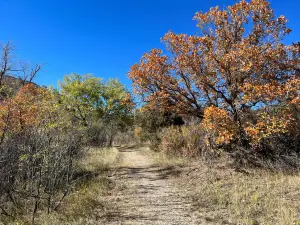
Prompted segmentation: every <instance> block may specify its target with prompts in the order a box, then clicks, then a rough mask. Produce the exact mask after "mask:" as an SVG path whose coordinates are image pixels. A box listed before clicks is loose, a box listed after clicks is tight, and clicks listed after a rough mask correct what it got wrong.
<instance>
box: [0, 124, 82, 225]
mask: <svg viewBox="0 0 300 225" xmlns="http://www.w3.org/2000/svg"><path fill="white" fill-rule="evenodd" d="M81 137H82V136H81V135H80V133H78V131H76V132H75V131H70V130H69V131H64V132H60V131H59V130H53V129H43V128H41V127H39V128H35V129H31V130H28V131H26V133H22V134H15V135H12V136H10V137H9V138H7V139H6V140H5V141H4V142H3V144H2V145H1V146H0V173H1V174H0V207H1V211H2V214H5V216H10V217H16V216H17V215H18V214H21V213H23V212H24V210H26V212H27V213H28V212H31V214H32V222H34V218H35V215H36V213H37V212H38V210H39V209H41V208H46V209H47V211H48V212H50V211H51V210H55V209H56V208H57V207H58V206H59V204H60V200H61V199H62V198H64V197H65V196H66V195H67V194H68V191H69V190H70V188H71V186H72V176H73V173H74V169H75V164H76V160H77V158H78V156H79V155H80V153H81V150H82V148H81V145H80V143H81Z"/></svg>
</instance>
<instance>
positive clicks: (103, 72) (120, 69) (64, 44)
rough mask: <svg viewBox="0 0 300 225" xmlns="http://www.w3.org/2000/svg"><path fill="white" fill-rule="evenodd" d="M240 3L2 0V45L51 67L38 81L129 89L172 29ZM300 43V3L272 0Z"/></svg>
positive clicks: (191, 28) (187, 27)
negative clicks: (84, 77)
mask: <svg viewBox="0 0 300 225" xmlns="http://www.w3.org/2000/svg"><path fill="white" fill-rule="evenodd" d="M234 2H236V1H234V0H148V1H144V0H106V1H104V0H26V1H25V0H0V9H1V14H0V15H1V30H0V32H1V33H0V34H1V36H0V42H1V43H3V42H6V41H8V40H10V41H12V43H13V44H14V45H15V46H16V47H17V48H18V50H17V52H16V53H15V55H16V56H18V57H20V58H21V59H24V60H27V61H28V62H30V63H32V64H35V63H45V66H44V68H43V71H42V72H41V73H40V74H39V76H38V77H37V79H36V81H37V82H38V83H39V84H44V85H54V86H55V85H56V84H57V81H58V80H61V79H62V77H63V76H64V75H65V74H69V73H71V72H76V73H80V74H84V73H93V74H94V75H96V76H98V77H103V78H109V77H118V78H120V80H121V81H122V82H123V83H125V84H126V85H128V86H130V81H129V80H128V79H127V77H126V73H127V72H128V71H129V69H130V66H131V65H132V64H134V63H136V62H138V60H139V58H140V57H141V56H142V54H143V53H144V52H147V51H149V50H150V49H151V48H154V47H162V45H161V43H160V38H161V37H162V36H163V35H164V34H165V33H166V32H167V31H169V30H173V31H174V32H177V33H188V34H194V33H196V32H197V27H196V26H195V24H196V22H195V21H193V20H192V17H193V16H194V14H195V12H196V11H199V10H201V11H207V10H208V9H209V8H210V7H212V6H216V5H219V6H221V7H224V6H226V5H229V4H233V3H234ZM271 5H272V6H273V8H274V9H275V13H276V15H281V14H283V15H285V16H286V17H287V18H288V19H289V21H290V22H289V27H290V28H292V30H293V32H292V33H291V35H290V37H289V38H288V39H287V42H289V43H290V42H291V41H298V40H300V12H299V9H300V1H298V0H284V1H283V0H271Z"/></svg>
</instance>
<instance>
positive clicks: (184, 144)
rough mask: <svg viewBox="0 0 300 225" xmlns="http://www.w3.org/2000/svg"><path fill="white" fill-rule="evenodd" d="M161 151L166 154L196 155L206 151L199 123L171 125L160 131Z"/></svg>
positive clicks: (206, 146)
mask: <svg viewBox="0 0 300 225" xmlns="http://www.w3.org/2000/svg"><path fill="white" fill-rule="evenodd" d="M161 150H162V152H164V153H166V154H168V155H175V156H184V157H197V156H201V155H202V156H203V154H204V153H206V152H208V151H207V150H208V145H207V142H206V141H205V133H204V130H203V129H202V127H201V125H191V126H181V127H178V126H177V127H176V126H172V127H169V128H166V129H164V130H163V132H162V142H161Z"/></svg>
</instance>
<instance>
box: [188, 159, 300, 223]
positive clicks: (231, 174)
mask: <svg viewBox="0 0 300 225" xmlns="http://www.w3.org/2000/svg"><path fill="white" fill-rule="evenodd" d="M197 167H198V170H197V169H196V170H195V171H194V172H192V173H191V174H189V176H188V177H187V178H186V179H188V180H189V181H188V182H189V183H190V185H191V186H193V187H194V188H193V191H192V196H193V197H194V199H195V209H196V210H197V211H198V212H199V217H201V218H204V219H205V220H206V221H207V223H211V224H280V225H292V224H300V203H299V200H300V174H299V173H294V174H284V173H281V172H276V173H274V172H270V171H265V170H247V171H246V170H241V171H236V170H235V169H232V168H230V167H228V166H227V165H225V164H221V163H220V162H215V163H214V164H210V165H207V164H205V163H198V166H197Z"/></svg>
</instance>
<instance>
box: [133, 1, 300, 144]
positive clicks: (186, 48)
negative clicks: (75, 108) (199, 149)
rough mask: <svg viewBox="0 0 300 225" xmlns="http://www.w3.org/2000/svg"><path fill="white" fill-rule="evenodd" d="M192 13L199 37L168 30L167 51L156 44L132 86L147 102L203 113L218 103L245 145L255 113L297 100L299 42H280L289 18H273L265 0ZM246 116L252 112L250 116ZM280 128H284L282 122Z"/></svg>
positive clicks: (152, 105)
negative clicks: (157, 47)
mask: <svg viewBox="0 0 300 225" xmlns="http://www.w3.org/2000/svg"><path fill="white" fill-rule="evenodd" d="M194 19H195V20H196V21H197V22H198V25H197V26H198V27H199V35H187V34H175V33H173V32H172V31H170V32H168V33H167V34H166V35H165V36H164V37H163V38H162V40H163V42H164V43H165V45H166V49H167V51H168V52H167V53H165V54H163V51H162V50H159V49H153V50H151V51H150V53H146V54H144V55H143V57H142V58H141V61H140V63H138V64H135V65H133V66H132V68H131V70H130V72H129V77H130V78H131V79H132V81H133V86H134V88H135V92H136V93H137V94H139V95H141V96H142V97H143V100H144V101H145V102H146V103H147V104H146V107H148V108H155V109H160V110H161V109H163V110H168V111H175V112H177V113H180V114H186V115H191V116H197V117H199V118H201V119H203V117H204V111H205V110H204V109H205V108H206V107H216V108H217V109H218V110H219V111H220V112H222V117H223V118H226V119H227V118H230V119H231V121H232V122H233V123H234V125H235V126H236V134H235V135H234V136H237V137H238V139H239V140H240V141H241V144H242V145H246V144H247V142H248V139H249V138H251V134H254V133H255V132H254V133H253V132H252V133H251V132H250V133H251V134H250V133H249V131H251V129H250V128H249V127H254V129H256V128H257V124H256V123H257V121H263V120H262V119H260V116H259V114H261V115H264V113H267V110H266V109H267V108H268V107H270V106H272V107H273V106H274V105H278V104H282V103H284V104H287V105H289V104H298V102H299V101H298V100H299V90H300V86H299V84H300V78H299V75H300V57H299V56H300V44H299V43H294V44H292V45H286V44H284V42H283V40H284V38H285V37H286V36H287V35H288V34H289V33H290V32H291V30H290V29H289V28H288V27H287V19H286V18H285V17H284V16H279V17H276V16H275V14H274V11H273V9H272V8H271V6H270V4H269V3H268V2H267V1H265V0H252V1H250V2H246V1H241V2H239V3H236V4H234V5H233V6H228V7H227V8H226V9H224V10H222V9H220V8H219V7H215V8H211V9H210V10H209V12H207V13H202V12H198V13H196V15H195V17H194ZM258 111H259V113H258ZM262 111H264V113H263V112H262ZM209 112H211V113H213V114H215V113H216V112H218V111H214V110H206V113H209ZM224 113H226V114H227V115H226V116H225V115H223V114H224ZM251 114H256V117H255V118H254V119H252V120H250V118H252V117H251ZM264 116H265V115H264ZM209 117H210V116H209V115H206V118H209ZM258 126H259V127H261V124H260V125H258ZM280 127H282V129H283V130H284V127H285V124H279V128H280ZM277 128H278V127H277ZM279 128H278V129H279ZM279 130H280V129H279ZM247 132H248V133H247ZM225 134H226V135H227V137H231V136H233V135H232V134H229V133H228V132H225ZM220 140H221V139H220ZM226 141H227V140H226Z"/></svg>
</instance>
